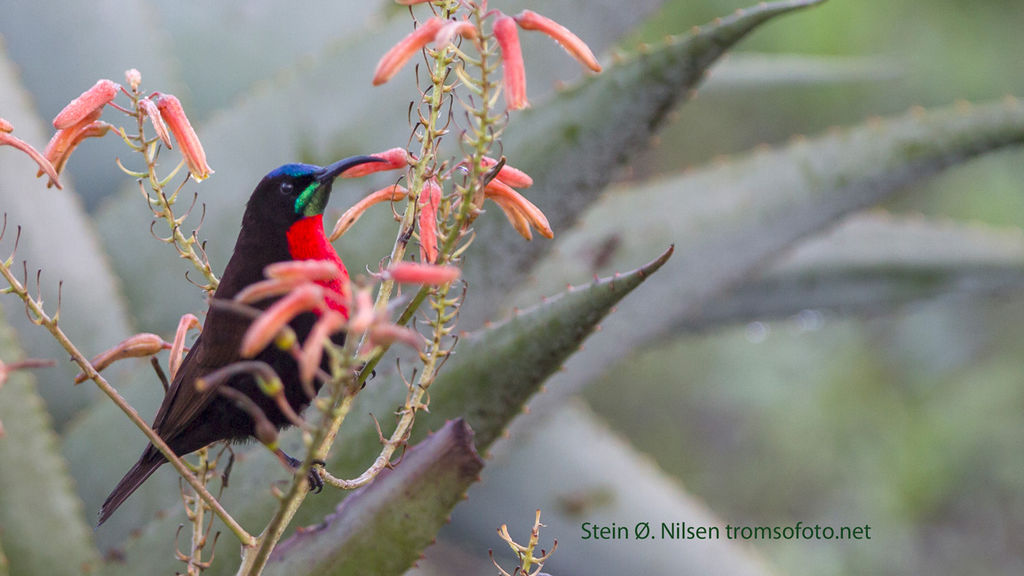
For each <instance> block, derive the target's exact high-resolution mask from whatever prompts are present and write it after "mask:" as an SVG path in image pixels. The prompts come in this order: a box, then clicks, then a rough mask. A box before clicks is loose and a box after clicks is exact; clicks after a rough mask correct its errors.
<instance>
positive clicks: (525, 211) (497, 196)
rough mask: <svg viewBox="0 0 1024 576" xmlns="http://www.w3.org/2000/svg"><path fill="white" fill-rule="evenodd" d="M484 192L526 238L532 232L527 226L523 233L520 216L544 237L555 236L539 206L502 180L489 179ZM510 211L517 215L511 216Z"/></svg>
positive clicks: (528, 237)
mask: <svg viewBox="0 0 1024 576" xmlns="http://www.w3.org/2000/svg"><path fill="white" fill-rule="evenodd" d="M484 194H485V196H486V197H487V198H490V199H491V200H494V201H495V202H496V203H497V204H498V206H501V209H502V210H504V211H505V215H506V216H508V219H509V221H510V222H511V223H512V226H513V227H515V229H516V230H517V231H518V232H519V233H520V234H522V235H523V237H524V238H526V239H527V240H529V239H530V238H531V237H532V234H530V233H529V228H527V230H526V232H527V233H525V234H524V233H523V230H522V229H521V226H522V221H521V220H520V217H522V218H524V219H525V220H526V221H527V222H528V223H529V224H530V225H532V226H533V227H534V228H536V229H537V231H538V232H540V235H541V236H543V237H545V238H554V237H555V233H554V232H553V231H552V230H551V225H550V224H548V219H547V217H546V216H544V213H543V212H541V211H540V208H537V207H536V206H534V205H533V203H531V202H530V201H529V200H527V199H526V198H524V197H523V196H522V195H521V194H520V193H518V192H516V191H515V190H513V189H512V188H511V187H509V186H508V185H507V184H505V183H504V182H502V181H500V180H497V179H494V180H491V182H490V183H489V184H487V187H486V188H484ZM510 213H516V214H518V215H519V216H515V217H513V215H511V214H510Z"/></svg>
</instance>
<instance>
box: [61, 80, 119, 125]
mask: <svg viewBox="0 0 1024 576" xmlns="http://www.w3.org/2000/svg"><path fill="white" fill-rule="evenodd" d="M120 89H121V85H120V84H118V83H117V82H114V81H113V80H106V79H103V80H100V81H98V82H96V84H94V85H93V87H92V88H89V89H88V90H86V91H85V92H83V93H82V95H81V96H79V97H78V98H75V99H74V100H72V101H71V102H69V103H68V105H67V106H65V107H64V109H63V110H61V111H60V113H58V114H57V116H56V117H55V118H54V119H53V127H54V128H56V129H57V130H64V129H65V128H70V127H72V126H74V125H76V124H80V123H81V122H82V120H84V119H85V118H86V117H87V116H90V115H92V114H93V113H94V112H96V111H101V110H103V107H104V106H106V105H107V104H109V103H110V102H111V101H112V100H113V99H114V96H117V92H118V90H120Z"/></svg>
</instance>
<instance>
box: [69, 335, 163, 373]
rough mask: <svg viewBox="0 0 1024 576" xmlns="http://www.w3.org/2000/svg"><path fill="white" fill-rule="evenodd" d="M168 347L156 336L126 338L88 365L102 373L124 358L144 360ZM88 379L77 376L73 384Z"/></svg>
mask: <svg viewBox="0 0 1024 576" xmlns="http://www.w3.org/2000/svg"><path fill="white" fill-rule="evenodd" d="M170 347H171V345H170V344H168V343H167V342H164V341H163V338H160V337H159V336H157V335H156V334H150V333H148V332H145V333H142V334H136V335H134V336H131V337H128V338H126V339H124V340H122V341H121V342H119V343H118V345H117V346H114V347H113V348H111V349H110V350H107V351H106V352H101V353H99V354H97V355H96V356H95V357H94V358H93V359H92V360H91V361H90V364H92V367H93V369H95V370H96V371H97V372H102V371H103V370H104V369H105V368H107V367H108V366H110V365H111V364H113V363H114V362H117V361H118V360H124V359H125V358H144V357H146V356H152V355H154V354H156V353H157V352H159V351H161V350H164V349H167V348H170ZM88 378H89V377H88V376H86V375H85V374H79V375H78V376H75V384H81V383H82V382H85V381H86V380H88Z"/></svg>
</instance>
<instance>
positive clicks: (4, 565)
mask: <svg viewBox="0 0 1024 576" xmlns="http://www.w3.org/2000/svg"><path fill="white" fill-rule="evenodd" d="M9 568H10V564H9V563H8V562H7V555H6V554H4V546H3V541H2V540H0V576H8V575H9V574H10V572H9Z"/></svg>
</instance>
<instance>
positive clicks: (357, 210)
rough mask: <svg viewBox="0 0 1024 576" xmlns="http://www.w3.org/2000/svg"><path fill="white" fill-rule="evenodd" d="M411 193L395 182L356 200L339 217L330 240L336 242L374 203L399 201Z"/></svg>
mask: <svg viewBox="0 0 1024 576" xmlns="http://www.w3.org/2000/svg"><path fill="white" fill-rule="evenodd" d="M408 194H409V191H408V190H406V189H405V188H404V187H403V186H399V185H398V184H394V185H392V186H388V187H386V188H381V189H380V190H377V191H376V192H374V193H372V194H370V195H368V196H366V197H365V198H363V199H362V200H360V201H359V202H356V204H355V205H354V206H352V207H351V208H349V209H348V210H346V211H345V213H344V214H342V215H341V218H338V222H337V223H336V224H335V225H334V230H332V231H331V235H330V236H329V237H328V240H330V241H331V242H334V241H335V240H337V239H338V238H341V236H342V235H343V234H344V233H345V232H348V229H349V228H351V227H352V225H353V224H355V223H356V220H359V218H360V217H361V216H362V215H363V214H364V213H365V212H366V211H367V210H368V209H369V208H370V207H371V206H373V205H375V204H380V203H381V202H398V201H399V200H405V197H406V196H407V195H408Z"/></svg>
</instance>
